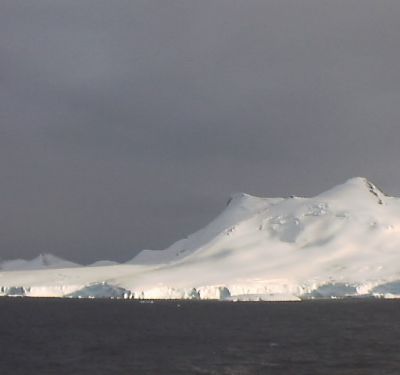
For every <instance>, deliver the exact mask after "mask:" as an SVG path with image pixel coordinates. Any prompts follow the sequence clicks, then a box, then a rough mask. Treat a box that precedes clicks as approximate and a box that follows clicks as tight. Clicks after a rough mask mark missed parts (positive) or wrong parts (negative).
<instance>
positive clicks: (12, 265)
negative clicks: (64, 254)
mask: <svg viewBox="0 0 400 375" xmlns="http://www.w3.org/2000/svg"><path fill="white" fill-rule="evenodd" d="M70 267H81V265H80V264H77V263H73V262H70V261H69V260H65V259H62V258H59V257H57V256H55V255H53V254H40V255H39V256H37V257H36V258H34V259H32V260H25V259H13V260H5V261H2V262H0V270H3V271H22V270H41V269H50V268H70Z"/></svg>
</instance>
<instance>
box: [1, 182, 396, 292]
mask: <svg viewBox="0 0 400 375" xmlns="http://www.w3.org/2000/svg"><path fill="white" fill-rule="evenodd" d="M0 285H2V290H3V293H4V294H12V293H10V292H9V291H10V290H13V291H14V294H21V293H22V294H25V295H32V296H34V295H54V296H65V295H74V296H76V295H82V296H87V295H88V293H89V292H88V290H89V289H88V288H90V293H94V294H95V295H93V296H94V297H99V296H102V295H104V296H105V295H108V294H107V293H108V292H106V291H110V290H112V293H113V294H112V295H113V296H115V294H117V295H118V293H119V294H120V295H122V294H123V295H125V296H135V297H141V298H222V299H268V300H271V299H272V300H276V299H284V300H296V299H299V298H312V297H315V298H318V297H344V296H359V295H380V296H386V297H390V296H400V198H393V197H388V196H386V195H385V194H384V193H383V192H382V191H381V190H380V189H378V188H377V187H376V186H375V185H374V184H372V183H371V182H369V181H368V180H366V179H365V178H353V179H351V180H349V181H347V182H345V183H344V184H342V185H339V186H337V187H335V188H333V189H331V190H329V191H327V192H324V193H322V194H320V195H317V196H315V197H312V198H299V197H289V198H258V197H253V196H250V195H247V194H235V195H233V196H232V197H231V198H230V200H229V201H228V205H227V207H226V209H225V210H224V211H223V212H222V213H221V214H220V215H219V216H218V217H217V218H216V219H215V220H213V221H212V222H211V223H210V224H209V225H207V226H206V227H205V228H203V229H201V230H200V231H198V232H196V233H194V234H192V235H190V236H188V237H187V238H186V239H183V240H180V241H178V242H176V243H175V244H173V245H172V246H171V247H169V248H168V249H166V250H162V251H150V250H145V251H142V252H141V253H140V254H139V255H137V256H136V257H135V258H134V259H133V260H132V261H130V262H128V264H123V265H115V266H112V265H110V266H106V267H100V266H99V267H89V268H75V269H69V270H68V269H63V270H57V272H56V271H55V270H46V271H31V272H13V273H11V272H10V273H8V272H3V273H0ZM10 288H14V289H10ZM15 288H20V289H15ZM115 288H119V289H115ZM116 290H117V291H116ZM90 293H89V294H90ZM110 293H111V292H110ZM110 295H111V294H110Z"/></svg>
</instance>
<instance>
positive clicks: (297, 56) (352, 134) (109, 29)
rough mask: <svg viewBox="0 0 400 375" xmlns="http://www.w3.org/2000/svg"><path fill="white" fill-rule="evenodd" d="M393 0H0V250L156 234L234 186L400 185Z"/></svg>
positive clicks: (93, 252)
mask: <svg viewBox="0 0 400 375" xmlns="http://www.w3.org/2000/svg"><path fill="white" fill-rule="evenodd" d="M399 20H400V2H399V1H398V0H392V1H386V0H380V1H376V0H237V1H235V0H201V1H198V0H180V1H178V0H176V1H175V0H156V1H152V0H143V1H136V0H125V1H123V0H113V1H109V0H107V1H102V0H79V1H78V0H76V1H75V0H35V1H30V0H25V1H22V0H1V1H0V173H1V179H0V258H6V259H7V258H16V257H24V258H32V257H34V256H35V255H37V254H38V253H41V252H51V253H54V254H56V255H59V256H62V257H65V258H68V259H71V260H74V261H79V262H83V263H87V262H90V261H93V260H96V259H112V260H118V261H122V260H127V259H130V258H132V257H133V256H134V255H135V254H136V253H137V252H138V251H139V250H141V249H143V248H150V249H163V248H165V247H167V246H168V245H170V244H171V243H172V242H174V241H175V240H177V239H179V238H181V237H184V236H186V235H187V234H189V233H191V232H193V231H194V230H196V229H199V228H200V227H202V226H204V225H205V224H206V223H207V222H209V221H210V220H211V219H212V218H213V217H214V216H216V215H217V214H218V213H219V212H220V210H222V209H223V207H224V205H225V203H226V201H227V199H228V197H229V195H230V194H231V193H232V192H238V191H244V192H247V193H250V194H254V195H260V196H287V195H292V194H293V195H306V196H308V195H314V194H317V193H319V192H321V191H323V190H326V189H327V188H329V187H331V186H333V185H336V184H338V183H341V182H343V181H345V180H346V179H347V178H349V177H352V176H366V177H368V178H370V179H371V180H372V181H373V182H375V183H376V184H377V185H378V186H380V187H381V188H383V190H385V191H387V192H388V193H390V194H398V195H400V171H399V160H400V69H399V63H400V22H399Z"/></svg>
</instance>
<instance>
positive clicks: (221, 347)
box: [0, 298, 400, 375]
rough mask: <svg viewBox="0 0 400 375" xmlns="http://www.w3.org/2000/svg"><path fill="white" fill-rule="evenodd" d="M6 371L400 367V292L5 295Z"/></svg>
mask: <svg viewBox="0 0 400 375" xmlns="http://www.w3.org/2000/svg"><path fill="white" fill-rule="evenodd" d="M0 374H1V375H8V374H11V375H19V374H21V375H22V374H23V375H31V374H55V375H63V374H73V375H79V374H90V375H102V374H107V375H110V374H118V375H119V374H126V375H128V374H129V375H136V374H163V375H164V374H165V375H175V374H185V375H187V374H282V375H288V374H295V375H303V374H304V375H314V374H335V375H369V374H371V375H386V374H393V375H399V374H400V301H395V300H342V301H307V302H299V303H296V302H291V303H290V302H287V303H283V302H279V303H278V302H274V303H267V302H259V303H258V302H256V303H239V302H237V303H234V302H203V301H202V302H189V301H186V302H176V301H169V302H154V303H148V302H147V303H140V302H139V301H122V300H119V301H117V300H63V299H19V298H14V299H11V298H0Z"/></svg>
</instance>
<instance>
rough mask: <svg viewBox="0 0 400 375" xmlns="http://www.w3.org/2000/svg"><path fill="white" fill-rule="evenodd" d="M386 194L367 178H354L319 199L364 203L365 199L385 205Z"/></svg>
mask: <svg viewBox="0 0 400 375" xmlns="http://www.w3.org/2000/svg"><path fill="white" fill-rule="evenodd" d="M385 196H386V195H385V193H383V192H382V190H380V189H379V188H378V187H376V185H375V184H373V183H372V182H371V181H370V180H368V179H367V178H365V177H353V178H350V179H348V180H347V181H346V182H344V183H343V184H340V185H337V186H335V187H333V188H332V189H329V190H328V191H325V192H324V193H322V194H319V195H318V197H319V198H325V199H341V200H345V201H347V200H348V201H352V202H354V201H363V202H364V203H365V202H366V201H365V199H367V201H368V199H371V198H373V200H375V201H376V202H377V203H379V204H383V203H384V198H385Z"/></svg>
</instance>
